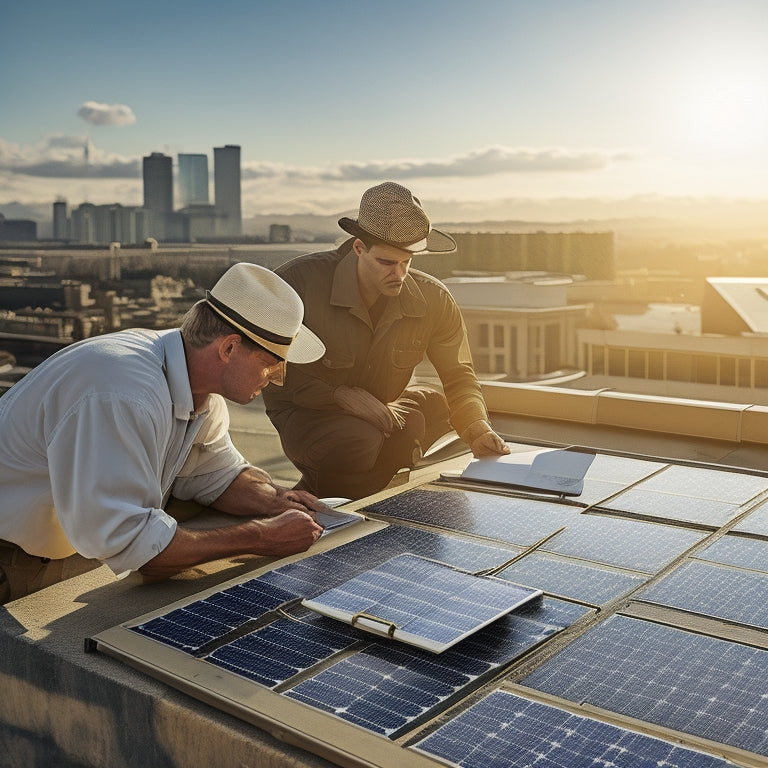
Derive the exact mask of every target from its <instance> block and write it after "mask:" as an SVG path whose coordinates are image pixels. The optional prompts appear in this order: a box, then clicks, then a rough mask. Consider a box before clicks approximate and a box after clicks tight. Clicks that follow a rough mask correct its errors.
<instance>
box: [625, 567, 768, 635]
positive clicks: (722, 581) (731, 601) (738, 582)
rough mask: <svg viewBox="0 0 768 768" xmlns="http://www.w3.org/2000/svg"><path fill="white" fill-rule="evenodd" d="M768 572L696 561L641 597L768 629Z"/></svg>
mask: <svg viewBox="0 0 768 768" xmlns="http://www.w3.org/2000/svg"><path fill="white" fill-rule="evenodd" d="M766 595H768V573H756V572H754V571H742V570H736V569H734V568H729V567H727V566H722V565H716V564H715V563H704V562H699V561H692V562H690V563H686V564H685V565H683V566H681V567H680V568H677V569H675V570H674V571H673V572H672V573H670V574H669V575H668V576H665V577H664V578H663V579H662V580H661V581H659V582H657V583H656V584H652V585H651V586H650V587H648V588H647V589H645V590H643V591H642V592H641V593H640V594H639V595H637V598H638V599H640V600H644V601H645V602H649V603H656V604H657V605H665V606H668V607H670V608H679V609H680V610H683V611H690V612H692V613H700V614H702V615H704V616H712V617H714V618H716V619H724V620H725V621H733V622H736V623H738V624H744V625H746V626H751V627H758V628H759V629H768V600H766Z"/></svg>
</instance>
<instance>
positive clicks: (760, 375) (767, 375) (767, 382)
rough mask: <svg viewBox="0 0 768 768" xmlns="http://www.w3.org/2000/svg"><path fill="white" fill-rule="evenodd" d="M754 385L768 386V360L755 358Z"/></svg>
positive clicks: (763, 387)
mask: <svg viewBox="0 0 768 768" xmlns="http://www.w3.org/2000/svg"><path fill="white" fill-rule="evenodd" d="M755 386H756V387H758V388H760V389H766V388H768V360H755Z"/></svg>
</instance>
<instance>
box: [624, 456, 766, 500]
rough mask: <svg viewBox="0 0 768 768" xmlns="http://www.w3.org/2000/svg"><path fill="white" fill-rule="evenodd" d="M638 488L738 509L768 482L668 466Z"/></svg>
mask: <svg viewBox="0 0 768 768" xmlns="http://www.w3.org/2000/svg"><path fill="white" fill-rule="evenodd" d="M638 488H641V489H642V490H647V491H660V492H662V493H671V494H677V495H681V496H690V497H691V498H695V499H711V500H719V501H727V502H729V503H731V504H736V505H741V504H745V503H746V502H747V501H749V500H750V499H753V498H754V497H755V496H757V495H758V494H759V493H763V492H764V491H767V490H768V478H765V477H761V476H759V475H751V474H746V473H744V472H728V471H725V470H720V469H709V468H706V467H689V466H684V465H682V464H670V465H669V466H667V467H666V468H665V469H664V471H663V472H659V473H658V474H655V475H654V476H653V477H649V478H648V479H647V480H643V481H642V482H641V483H639V485H638Z"/></svg>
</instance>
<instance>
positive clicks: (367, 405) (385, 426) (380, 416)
mask: <svg viewBox="0 0 768 768" xmlns="http://www.w3.org/2000/svg"><path fill="white" fill-rule="evenodd" d="M333 400H334V402H335V403H336V405H338V406H339V408H341V410H342V411H344V412H345V413H348V414H350V415H351V416H357V418H358V419H363V421H367V422H368V423H369V424H373V426H374V427H377V428H378V429H380V430H381V431H382V432H383V433H384V434H385V435H387V437H389V435H391V434H392V430H393V429H394V428H395V427H396V426H397V423H396V422H395V419H394V417H393V415H392V411H391V410H390V409H389V408H388V407H387V406H386V405H385V404H384V403H382V402H381V400H379V398H378V397H376V396H375V395H372V394H371V393H370V392H368V390H366V389H363V388H362V387H348V386H347V385H346V384H342V385H341V386H339V387H336V389H334V390H333Z"/></svg>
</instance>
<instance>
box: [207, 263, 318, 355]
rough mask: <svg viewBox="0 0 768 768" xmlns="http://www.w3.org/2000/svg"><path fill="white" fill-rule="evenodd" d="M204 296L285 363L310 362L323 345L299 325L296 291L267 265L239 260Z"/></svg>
mask: <svg viewBox="0 0 768 768" xmlns="http://www.w3.org/2000/svg"><path fill="white" fill-rule="evenodd" d="M205 300H206V301H207V302H208V304H209V306H210V307H211V309H213V311H214V312H217V313H218V314H219V315H221V317H223V318H224V319H225V320H226V321H227V322H228V323H229V324H230V325H232V326H233V327H234V328H236V329H237V330H238V331H240V332H241V333H243V334H244V335H245V336H247V337H248V338H249V339H251V340H253V341H255V342H256V343H257V344H260V345H261V346H262V347H264V348H265V349H267V350H269V351H270V352H272V354H274V355H275V356H277V357H279V358H280V359H281V360H287V361H288V362H289V363H311V362H313V361H315V360H317V359H318V358H320V357H322V356H323V355H324V354H325V345H324V344H323V342H322V341H320V339H319V338H318V337H317V336H315V334H314V333H312V331H310V330H309V328H307V327H306V326H304V325H302V320H303V319H304V304H303V303H302V301H301V298H300V297H299V294H298V293H296V291H294V290H293V288H291V286H290V285H288V283H286V282H285V280H283V279H282V278H281V277H279V276H278V275H276V274H275V273H274V272H273V271H272V270H271V269H266V268H265V267H260V266H258V265H257V264H249V263H247V262H240V263H239V264H235V265H233V266H231V267H230V268H229V269H228V270H227V271H226V272H225V273H224V274H223V275H222V276H221V277H220V278H219V281H218V282H217V283H216V285H214V286H213V288H211V290H210V291H206V293H205Z"/></svg>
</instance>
